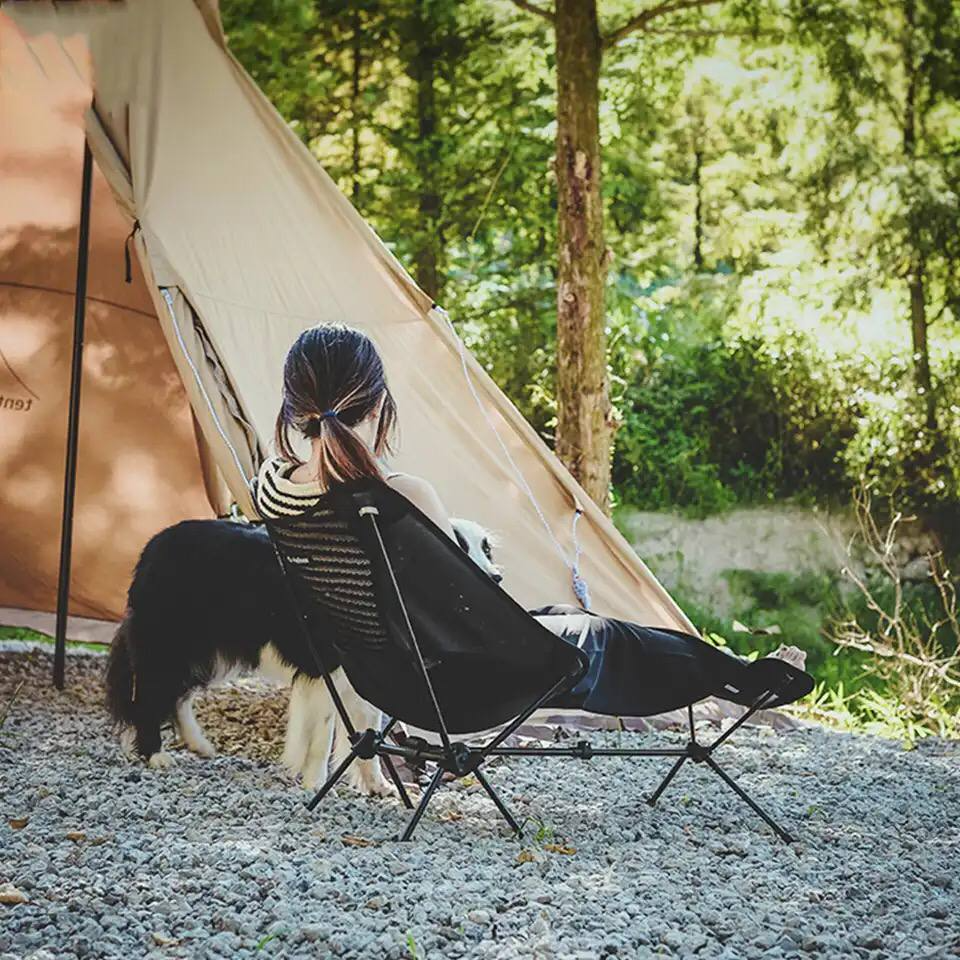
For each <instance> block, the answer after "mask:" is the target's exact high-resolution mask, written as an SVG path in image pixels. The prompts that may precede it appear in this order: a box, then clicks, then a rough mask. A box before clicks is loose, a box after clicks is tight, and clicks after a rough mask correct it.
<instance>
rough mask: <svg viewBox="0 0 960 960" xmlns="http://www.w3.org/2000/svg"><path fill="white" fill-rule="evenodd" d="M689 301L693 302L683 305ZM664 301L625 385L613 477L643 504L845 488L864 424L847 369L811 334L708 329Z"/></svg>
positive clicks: (759, 498) (706, 507)
mask: <svg viewBox="0 0 960 960" xmlns="http://www.w3.org/2000/svg"><path fill="white" fill-rule="evenodd" d="M681 309H682V308H681ZM677 312H679V311H677V310H668V311H664V313H662V314H661V315H659V316H658V317H656V319H655V320H654V321H653V322H651V323H650V327H649V331H648V333H647V335H646V336H645V337H643V338H642V339H641V340H640V342H639V344H638V349H639V351H640V352H641V353H642V356H643V361H642V362H641V363H640V364H638V367H637V372H636V374H635V375H634V379H633V381H632V382H630V383H628V384H627V385H626V387H625V389H624V391H623V396H622V402H621V410H622V413H623V425H622V427H621V429H620V431H619V433H618V436H617V443H616V448H615V454H614V483H615V484H616V486H617V489H618V492H619V493H620V496H621V497H622V499H623V501H625V502H628V503H631V504H634V505H636V506H639V507H642V508H644V509H662V508H670V507H681V508H687V509H689V510H693V511H696V512H699V513H709V512H713V511H717V510H722V509H724V508H726V507H729V506H731V505H733V504H735V503H750V502H765V501H770V500H775V499H788V498H793V499H806V500H829V499H836V498H837V497H838V496H839V495H840V494H841V493H845V491H846V488H847V486H848V484H847V483H846V480H845V476H844V462H843V453H844V450H845V447H846V445H847V443H848V442H849V441H850V439H851V438H852V437H853V436H854V435H855V432H856V412H857V411H856V409H855V408H854V406H853V404H852V402H851V399H850V387H849V383H848V382H847V381H846V378H845V377H844V371H842V370H838V369H836V368H831V367H830V365H828V364H827V363H825V361H824V358H823V357H822V356H821V355H820V351H819V350H818V349H817V346H816V344H815V343H813V342H812V340H811V339H810V338H806V337H804V336H803V335H801V334H791V335H790V336H789V337H788V338H786V339H784V340H781V341H779V342H775V343H771V342H769V341H766V340H764V339H763V338H761V337H759V336H756V335H754V336H748V337H737V338H732V339H731V338H728V337H725V336H723V335H722V334H710V333H707V332H705V331H704V332H697V333H695V335H694V336H693V337H691V336H690V334H687V335H686V336H684V335H683V334H682V333H681V334H680V335H679V336H678V335H677V333H676V332H673V333H671V331H677V330H678V329H679V330H681V331H682V330H683V327H684V325H685V324H686V325H687V326H688V327H689V322H688V321H685V320H682V319H681V320H680V321H679V322H677V320H675V319H674V316H675V314H676V313H677Z"/></svg>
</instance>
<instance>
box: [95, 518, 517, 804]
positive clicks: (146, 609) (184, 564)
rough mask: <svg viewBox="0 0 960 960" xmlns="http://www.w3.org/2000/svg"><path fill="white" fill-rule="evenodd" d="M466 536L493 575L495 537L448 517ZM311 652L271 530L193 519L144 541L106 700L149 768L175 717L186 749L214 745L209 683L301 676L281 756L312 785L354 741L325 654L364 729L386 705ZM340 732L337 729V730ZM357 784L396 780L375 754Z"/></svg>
mask: <svg viewBox="0 0 960 960" xmlns="http://www.w3.org/2000/svg"><path fill="white" fill-rule="evenodd" d="M451 523H452V525H453V528H454V532H455V534H456V537H457V541H458V542H459V543H460V546H461V547H462V548H463V549H464V551H465V552H466V553H467V554H468V555H469V556H470V557H471V558H472V559H473V560H474V562H475V563H477V564H478V566H480V568H481V569H482V570H483V571H484V572H485V573H486V574H487V575H488V576H490V577H491V578H492V579H494V580H496V581H498V582H499V581H500V579H501V574H500V570H499V569H498V567H497V566H496V565H495V564H494V562H493V556H492V542H491V536H490V534H489V533H488V532H487V531H486V530H484V529H483V527H481V526H480V525H479V524H477V523H475V522H474V521H472V520H461V519H454V520H452V521H451ZM314 647H315V649H314V650H313V651H311V650H309V649H306V644H305V643H304V642H303V634H302V631H301V625H300V624H299V623H298V622H297V619H296V614H295V613H294V610H293V608H292V605H291V603H290V601H289V595H288V593H287V588H286V585H285V584H284V582H283V577H282V573H281V570H280V567H279V564H278V563H277V559H276V555H275V554H274V550H273V546H272V544H271V543H270V539H269V537H268V535H267V532H266V530H265V529H264V528H263V527H261V526H257V525H250V524H243V523H234V522H232V521H229V520H187V521H184V522H182V523H178V524H176V525H175V526H173V527H169V528H167V529H166V530H163V531H161V532H160V533H158V534H157V535H156V536H155V537H154V538H153V539H152V540H150V542H149V543H148V544H147V545H146V547H144V550H143V553H142V554H141V556H140V560H139V561H138V563H137V566H136V569H135V571H134V575H133V580H132V582H131V584H130V590H129V593H128V603H127V613H126V616H125V618H124V620H123V622H122V623H121V624H120V627H119V629H118V630H117V633H116V635H115V637H114V640H113V646H112V648H111V651H110V657H109V661H108V666H107V678H106V686H107V707H108V709H109V711H110V714H111V716H112V717H113V719H114V721H115V722H116V723H117V724H118V726H120V727H121V728H122V730H123V733H122V735H121V742H122V744H123V746H124V749H125V750H126V751H127V752H131V753H132V752H133V751H134V748H135V751H136V753H138V754H139V755H140V756H142V757H144V758H145V759H146V760H147V762H148V763H149V764H150V766H152V767H158V768H162V767H165V766H168V765H169V764H170V763H172V758H171V756H170V755H169V754H167V753H165V752H164V751H163V750H162V749H161V737H160V729H161V726H162V724H163V723H165V722H166V721H168V720H170V719H173V721H174V723H175V725H176V727H177V729H178V731H179V734H180V736H181V738H182V739H183V741H184V743H185V744H186V746H187V747H188V748H189V749H190V750H192V751H194V752H195V753H198V754H200V755H201V756H207V757H209V756H213V755H214V753H215V751H214V748H213V746H212V745H211V744H210V742H209V740H207V738H206V736H205V735H204V733H203V730H202V729H201V728H200V725H199V723H198V722H197V719H196V717H195V716H194V713H193V707H192V700H193V697H194V695H195V694H196V693H197V692H198V691H199V690H201V689H203V688H205V687H208V686H210V685H212V684H214V683H216V682H219V681H222V680H224V679H227V678H228V677H229V676H231V675H235V674H236V673H238V672H241V671H244V670H258V671H260V672H261V673H263V674H264V675H266V676H267V677H269V678H270V679H272V680H274V681H277V682H280V683H286V684H292V690H291V693H290V706H289V712H288V718H287V732H286V741H285V746H284V755H283V759H284V763H285V765H286V766H287V767H288V769H290V771H291V772H293V773H299V774H300V775H301V777H302V779H303V783H304V786H306V787H307V788H313V787H315V786H316V785H317V783H318V782H319V781H320V780H321V779H322V778H323V777H324V776H325V775H326V770H327V765H328V762H329V759H330V753H331V750H334V763H335V764H336V763H337V762H339V760H340V759H341V758H342V757H343V756H345V755H346V753H347V751H349V748H350V744H349V742H348V741H347V738H346V736H345V735H344V732H343V731H342V730H340V731H338V730H337V727H338V723H337V714H336V711H335V709H334V705H333V701H332V699H331V697H330V695H329V692H328V690H327V688H326V685H325V684H324V682H323V680H322V679H320V678H319V674H320V670H319V669H318V664H317V662H316V655H317V654H319V656H320V657H322V659H323V662H324V663H325V665H326V666H327V669H328V670H330V671H331V672H332V674H333V680H334V683H335V684H336V686H337V689H338V691H339V692H340V694H341V697H342V698H343V700H344V705H345V706H346V708H347V711H348V712H349V713H350V715H351V719H352V720H353V722H354V725H355V726H356V727H357V729H364V728H366V727H368V726H374V725H376V724H377V723H379V711H377V710H375V709H374V708H372V707H371V706H370V705H369V704H367V703H366V702H364V701H363V700H361V699H360V697H358V696H357V695H356V693H355V692H354V691H353V689H352V688H351V687H350V685H349V683H348V682H347V680H346V677H345V675H344V673H343V671H342V670H341V669H339V666H340V663H339V659H338V657H337V655H336V653H335V651H334V649H333V647H332V645H331V644H329V643H324V642H323V638H316V639H315V644H314ZM335 734H336V736H335ZM347 782H348V785H350V786H353V787H354V788H356V789H358V790H360V791H361V792H363V793H368V794H377V795H383V794H386V793H388V792H390V790H391V788H390V786H389V785H388V783H387V781H386V780H385V779H384V777H383V775H382V773H381V771H380V767H379V763H378V761H377V760H376V759H374V760H369V761H358V762H356V763H354V764H353V765H352V766H351V768H350V771H349V778H348V781H347Z"/></svg>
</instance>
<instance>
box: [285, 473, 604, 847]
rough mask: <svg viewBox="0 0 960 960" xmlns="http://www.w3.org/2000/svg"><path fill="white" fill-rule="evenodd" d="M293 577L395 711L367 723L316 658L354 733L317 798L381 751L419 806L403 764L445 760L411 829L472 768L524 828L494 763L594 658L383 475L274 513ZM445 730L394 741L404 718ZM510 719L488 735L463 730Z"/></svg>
mask: <svg viewBox="0 0 960 960" xmlns="http://www.w3.org/2000/svg"><path fill="white" fill-rule="evenodd" d="M266 526H267V530H268V532H269V533H270V537H271V540H272V541H273V544H274V548H275V549H276V552H277V556H278V559H279V561H280V564H281V566H282V568H283V570H284V573H285V574H286V580H287V582H288V584H289V585H290V587H291V599H292V602H294V603H295V604H296V605H297V611H298V613H299V614H300V622H301V623H302V624H303V629H304V641H305V643H307V645H308V646H309V647H310V648H311V649H317V648H318V646H319V645H318V643H317V640H318V638H322V640H323V642H324V643H330V644H331V645H332V646H333V648H334V650H335V651H336V654H337V655H338V657H339V658H340V660H341V663H342V665H343V668H344V670H345V672H346V674H347V677H348V679H349V680H350V683H351V685H352V686H353V688H354V689H355V690H356V692H357V693H358V694H359V695H360V696H361V697H363V698H364V699H365V700H367V701H368V702H369V703H371V704H373V705H374V706H375V707H377V708H379V709H380V710H381V711H382V712H383V713H384V714H385V715H386V716H387V717H388V718H389V719H388V720H387V722H386V725H385V726H384V727H383V728H382V729H381V730H364V731H358V730H356V729H355V728H354V726H353V723H352V721H351V719H350V716H349V714H348V713H347V711H346V710H345V708H344V705H343V702H342V700H341V698H340V696H339V694H338V692H337V689H336V686H335V685H334V683H333V681H332V680H331V677H330V672H329V670H328V669H327V666H326V662H327V661H326V660H325V659H324V658H323V657H322V656H321V657H319V658H318V670H319V672H320V674H321V675H322V676H323V679H324V681H325V683H326V685H327V688H328V690H329V691H330V695H331V697H332V698H333V702H334V705H335V707H336V709H337V711H338V713H339V714H340V717H341V718H342V720H343V723H344V726H345V727H346V729H347V732H348V735H349V737H350V742H351V750H350V753H349V754H348V756H347V757H346V758H345V759H344V760H343V761H342V762H341V763H340V764H339V766H338V767H337V768H336V769H335V770H334V771H333V772H332V773H331V775H330V777H329V779H328V780H327V782H326V783H324V785H323V786H322V787H321V788H320V790H319V791H318V792H317V794H316V796H315V797H314V798H313V799H312V800H311V801H310V803H309V805H308V806H309V807H310V809H313V808H314V807H316V805H317V804H318V803H319V802H320V801H321V800H322V799H323V797H324V796H326V794H327V793H328V792H329V791H330V789H331V788H332V787H333V786H334V784H336V782H337V781H338V780H339V779H340V778H341V777H342V776H343V775H344V773H346V771H347V769H348V768H349V767H350V765H351V764H352V763H353V762H354V761H355V760H357V759H364V760H369V759H372V758H374V757H379V758H381V759H382V760H383V761H384V764H385V766H386V768H387V772H388V774H389V776H390V778H391V779H392V780H393V783H394V784H395V786H396V787H397V790H398V792H399V794H400V797H401V799H402V801H403V803H404V804H405V806H407V807H408V808H409V809H412V806H413V805H412V803H411V801H410V798H409V796H408V794H407V791H406V789H405V788H404V785H403V783H402V782H401V780H400V777H399V776H398V775H397V771H396V767H395V766H394V762H393V761H394V759H395V758H402V759H404V760H406V761H408V762H410V763H411V764H422V763H424V762H426V763H433V764H436V770H435V772H434V774H433V776H432V778H431V780H430V782H429V784H428V785H427V787H426V788H425V790H424V791H423V794H422V796H421V798H420V802H419V804H418V806H417V808H416V809H415V810H414V812H413V814H412V816H411V818H410V821H409V823H408V824H407V827H406V830H405V831H404V833H403V835H402V837H401V839H402V840H409V839H410V838H411V837H412V836H413V832H414V830H415V829H416V827H417V824H418V823H419V822H420V819H421V817H422V816H423V814H424V811H425V810H426V808H427V806H428V805H429V803H430V800H431V799H432V797H433V795H434V793H435V792H436V790H437V788H438V787H439V786H440V782H441V779H442V778H443V775H444V774H445V773H449V774H452V775H453V776H454V777H456V778H461V777H465V776H468V775H471V774H472V775H473V776H474V777H475V778H476V780H477V782H478V783H479V784H480V786H481V787H483V789H484V790H485V791H486V792H487V794H488V795H489V797H490V799H491V800H492V801H493V803H494V805H495V806H496V808H497V810H498V811H499V812H500V814H501V815H502V816H503V818H504V819H505V820H506V821H507V823H508V824H509V825H510V827H511V828H512V829H513V830H514V831H515V832H516V833H518V834H519V833H520V832H521V827H520V825H519V824H518V823H517V821H516V819H515V818H514V817H513V815H512V814H511V813H510V811H509V810H508V809H507V806H506V805H505V804H504V802H503V800H502V799H501V798H500V797H499V796H498V794H497V792H496V791H495V790H494V788H493V785H492V784H491V783H490V781H489V780H488V779H487V777H486V775H485V774H484V772H483V770H482V769H481V768H482V766H483V764H484V763H485V761H486V760H488V759H489V757H490V756H491V754H492V751H494V750H496V748H497V747H498V746H500V744H502V743H503V741H504V740H506V739H507V738H508V737H509V736H510V735H511V734H512V733H513V732H514V731H515V730H516V729H517V728H518V727H519V726H521V725H522V724H523V723H524V722H525V721H526V720H527V719H528V718H529V717H530V715H531V714H533V713H534V711H536V710H537V709H538V708H540V707H541V706H543V705H544V704H545V703H547V702H548V701H549V700H550V699H551V698H553V697H555V696H557V695H558V694H559V693H561V692H563V691H564V690H566V689H568V688H569V687H571V686H573V685H574V684H575V683H576V682H577V681H578V680H579V679H580V678H581V677H582V676H583V674H584V672H585V671H586V668H587V660H586V657H585V656H584V654H583V653H581V652H580V651H579V650H578V649H577V648H576V647H575V646H572V645H570V644H568V643H566V642H565V641H563V640H562V639H560V638H559V637H557V636H555V635H554V634H553V633H551V632H550V631H549V630H547V629H545V628H544V627H543V626H541V625H540V624H539V623H537V621H536V620H534V619H533V618H532V617H531V616H530V615H529V614H528V613H527V612H526V611H525V610H524V609H523V608H522V607H520V606H519V605H518V604H517V603H515V602H514V601H513V600H512V599H511V598H510V597H509V596H508V595H507V594H506V593H504V592H503V590H501V589H500V588H499V587H498V586H497V585H496V584H495V583H494V582H493V581H492V580H491V579H490V578H489V577H487V576H486V575H485V574H484V573H483V572H482V571H481V570H480V569H479V568H478V567H477V566H476V564H474V563H473V562H472V561H471V560H469V559H468V558H467V556H466V554H465V553H464V552H463V550H461V548H460V547H459V546H458V545H457V544H456V543H455V542H454V541H453V540H451V539H450V538H449V537H447V536H446V535H445V534H444V533H443V531H441V530H439V529H438V528H437V527H436V526H435V525H434V524H433V523H431V522H430V520H428V519H427V518H426V517H425V516H424V515H423V514H422V513H421V512H420V511H419V510H417V509H416V508H415V507H414V506H413V505H412V504H411V503H410V502H409V501H408V500H407V499H406V498H405V497H403V496H402V495H401V494H399V493H397V492H396V491H395V490H393V489H391V488H390V487H388V486H387V485H386V484H383V483H381V482H379V481H362V482H358V483H353V484H344V485H342V486H340V487H338V488H336V489H335V490H333V491H331V492H330V493H328V494H327V495H326V496H325V497H323V498H322V499H321V501H320V502H319V503H318V504H317V506H316V507H315V508H314V509H313V510H311V511H309V512H308V513H305V514H300V515H298V516H295V517H290V518H285V519H282V520H270V521H268V522H267V524H266ZM400 721H402V722H404V723H409V724H411V725H412V726H415V727H419V728H421V729H422V730H426V731H430V732H432V733H434V734H437V735H438V736H439V739H440V743H439V744H431V743H428V742H427V741H426V740H424V739H422V738H418V737H404V738H402V739H400V738H399V737H397V738H394V741H393V742H391V734H392V733H393V732H394V728H395V726H396V724H397V723H398V722H400ZM494 728H501V729H499V730H498V732H497V733H496V734H495V735H492V736H491V737H490V739H489V740H488V742H486V743H485V744H481V745H479V746H474V745H469V744H467V743H466V742H464V741H462V740H455V739H454V737H455V736H456V735H460V734H468V733H477V732H478V731H483V730H491V729H494Z"/></svg>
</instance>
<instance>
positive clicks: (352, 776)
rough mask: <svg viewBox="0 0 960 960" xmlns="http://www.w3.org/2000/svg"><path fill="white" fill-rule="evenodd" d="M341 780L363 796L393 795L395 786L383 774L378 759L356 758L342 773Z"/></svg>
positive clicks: (395, 789)
mask: <svg viewBox="0 0 960 960" xmlns="http://www.w3.org/2000/svg"><path fill="white" fill-rule="evenodd" d="M343 782H344V783H345V784H346V785H347V786H348V787H349V788H350V789H351V790H356V791H357V793H359V794H360V795H361V796H364V797H395V796H396V795H397V788H396V787H395V786H394V785H393V784H392V783H391V782H390V781H389V780H388V779H387V778H386V777H385V776H384V775H383V771H382V770H381V769H380V761H379V760H378V759H376V758H374V759H373V760H357V761H355V762H354V763H352V764H351V765H350V769H349V770H348V771H347V772H346V773H345V774H344V777H343Z"/></svg>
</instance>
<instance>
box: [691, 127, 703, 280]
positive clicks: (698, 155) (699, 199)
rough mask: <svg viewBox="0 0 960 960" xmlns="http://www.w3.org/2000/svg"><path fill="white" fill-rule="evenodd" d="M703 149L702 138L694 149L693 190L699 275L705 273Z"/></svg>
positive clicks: (696, 261)
mask: <svg viewBox="0 0 960 960" xmlns="http://www.w3.org/2000/svg"><path fill="white" fill-rule="evenodd" d="M702 170H703V147H702V146H701V145H700V138H699V137H697V141H696V143H695V145H694V148H693V189H694V191H695V195H696V203H695V205H694V208H693V265H694V267H695V268H696V271H697V273H702V272H703V177H702Z"/></svg>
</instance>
